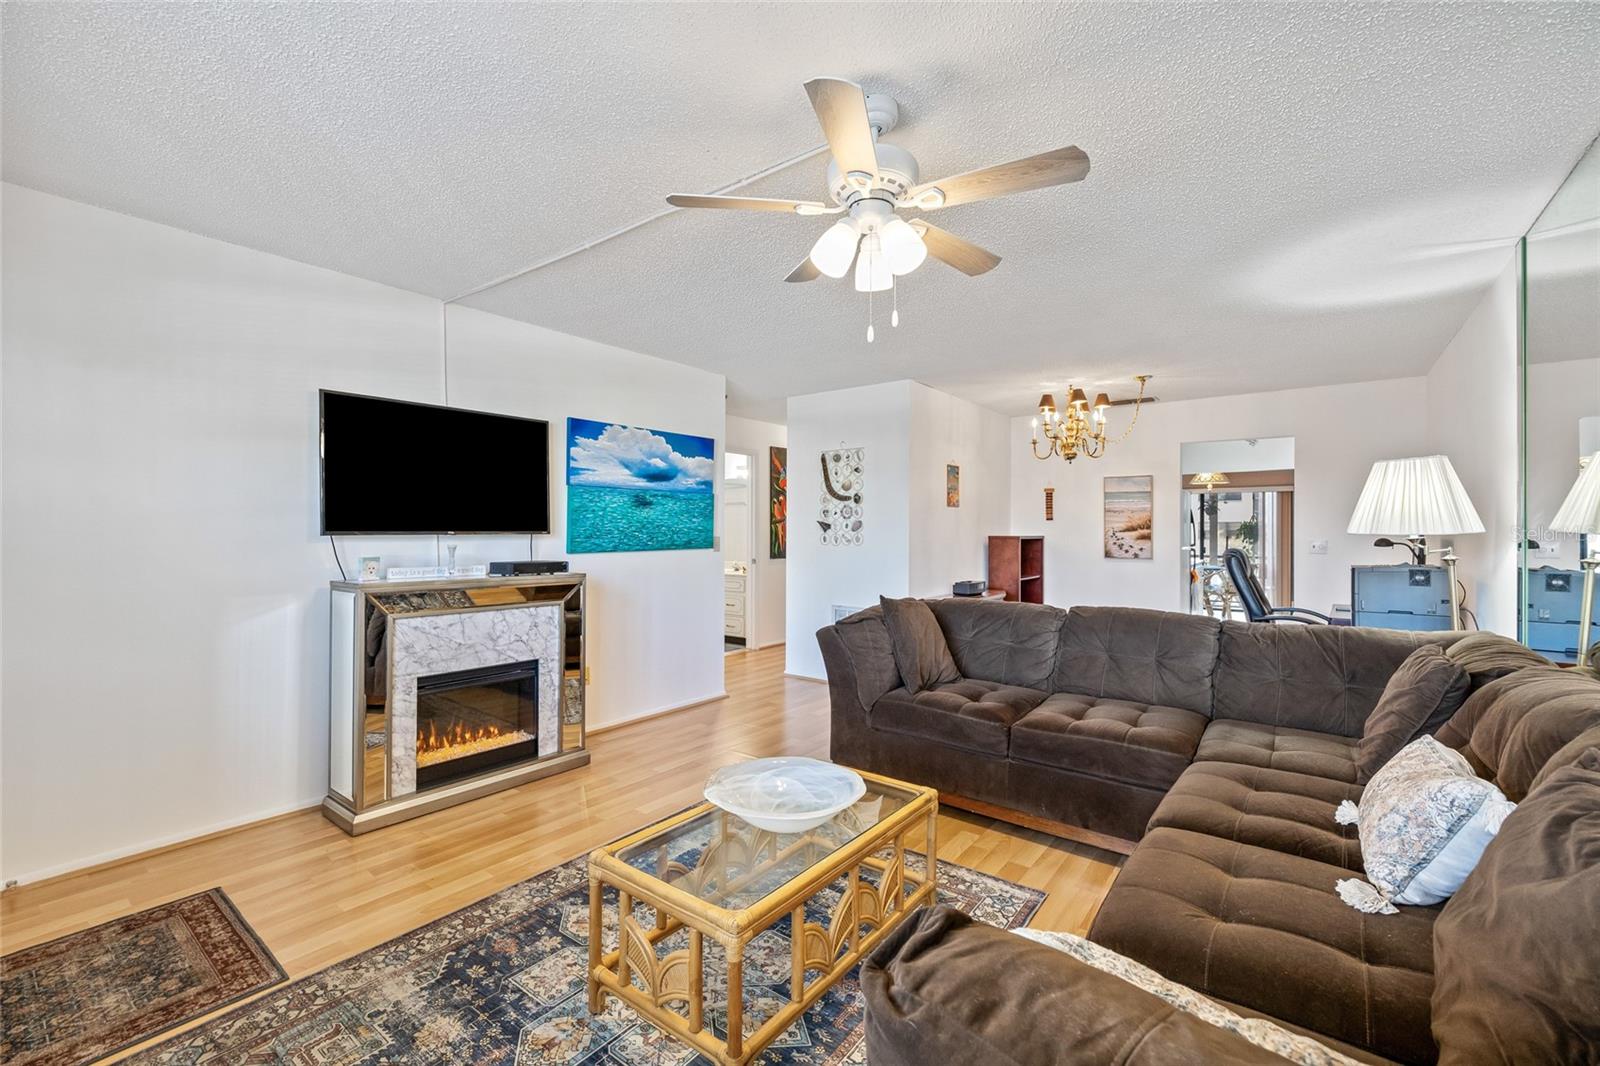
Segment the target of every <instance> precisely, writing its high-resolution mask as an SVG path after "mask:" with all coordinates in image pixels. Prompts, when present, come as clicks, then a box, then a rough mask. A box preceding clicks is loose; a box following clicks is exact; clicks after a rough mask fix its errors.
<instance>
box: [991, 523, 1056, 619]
mask: <svg viewBox="0 0 1600 1066" xmlns="http://www.w3.org/2000/svg"><path fill="white" fill-rule="evenodd" d="M989 587H990V588H992V589H999V590H1000V591H1001V592H1003V593H1005V597H1006V599H1007V600H1009V601H1011V602H1013V603H1043V602H1044V538H1043V537H1015V536H1006V537H990V538H989Z"/></svg>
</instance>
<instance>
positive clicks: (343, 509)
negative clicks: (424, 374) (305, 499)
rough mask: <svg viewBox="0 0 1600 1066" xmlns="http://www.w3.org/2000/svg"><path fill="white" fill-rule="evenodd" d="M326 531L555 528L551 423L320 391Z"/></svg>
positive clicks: (537, 530) (541, 530)
mask: <svg viewBox="0 0 1600 1066" xmlns="http://www.w3.org/2000/svg"><path fill="white" fill-rule="evenodd" d="M321 400H322V404H321V406H322V419H321V423H322V532H323V533H324V534H327V535H334V534H337V535H339V536H346V535H357V534H363V533H389V534H406V533H548V532H550V424H549V423H548V422H542V421H540V420H538V419H536V418H516V417H513V416H511V415H497V414H490V413H488V412H486V411H466V410H462V409H461V408H458V407H438V406H435V405H434V404H426V403H408V402H405V401H403V400H386V399H383V398H381V397H377V396H357V395H355V394H353V393H348V392H331V391H329V390H327V389H324V390H322V394H321Z"/></svg>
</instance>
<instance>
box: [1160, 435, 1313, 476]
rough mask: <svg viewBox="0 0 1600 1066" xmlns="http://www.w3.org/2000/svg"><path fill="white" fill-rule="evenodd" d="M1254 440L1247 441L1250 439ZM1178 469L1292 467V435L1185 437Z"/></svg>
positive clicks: (1194, 471) (1200, 471) (1199, 471)
mask: <svg viewBox="0 0 1600 1066" xmlns="http://www.w3.org/2000/svg"><path fill="white" fill-rule="evenodd" d="M1252 440H1253V441H1254V443H1251V441H1252ZM1178 462H1179V473H1183V474H1204V473H1210V472H1215V471H1218V470H1222V471H1234V470H1238V471H1244V470H1293V469H1294V438H1293V437H1254V438H1250V439H1247V440H1204V441H1185V442H1184V444H1183V445H1182V446H1181V448H1180V449H1179V456H1178Z"/></svg>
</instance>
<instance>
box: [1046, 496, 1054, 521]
mask: <svg viewBox="0 0 1600 1066" xmlns="http://www.w3.org/2000/svg"><path fill="white" fill-rule="evenodd" d="M1044 520H1045V521H1046V522H1054V521H1055V520H1056V490H1055V489H1045V490H1044Z"/></svg>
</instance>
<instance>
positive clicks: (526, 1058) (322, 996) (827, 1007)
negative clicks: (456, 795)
mask: <svg viewBox="0 0 1600 1066" xmlns="http://www.w3.org/2000/svg"><path fill="white" fill-rule="evenodd" d="M906 858H907V865H908V867H910V868H911V869H913V870H915V869H917V863H918V862H920V858H919V857H917V856H914V855H912V854H910V853H908V854H907V856H906ZM842 885H843V882H842V881H841V882H840V887H842ZM588 893H589V880H588V869H587V864H586V860H584V859H575V860H573V861H572V862H569V863H566V864H564V865H562V866H558V867H556V868H555V869H554V870H550V871H548V872H546V873H542V874H540V875H538V876H537V877H533V878H530V879H529V880H527V881H524V882H522V883H521V884H518V885H513V886H512V887H510V888H508V889H506V890H504V891H503V892H499V893H497V894H495V895H493V896H490V897H489V898H488V899H485V900H482V901H480V902H478V903H474V904H472V905H471V906H468V907H465V908H463V909H461V910H459V911H456V912H455V913H454V914H451V915H447V916H446V917H444V918H440V919H438V920H437V921H434V922H431V923H429V924H428V925H425V926H423V927H422V928H420V929H417V930H414V931H412V932H410V933H407V934H405V935H404V936H401V937H398V938H396V939H394V940H391V941H389V942H388V943H387V944H383V945H380V946H379V947H376V948H373V949H371V950H370V951H365V952H362V953H361V954H360V955H357V956H355V957H354V958H351V959H347V960H345V961H344V962H341V963H336V964H335V965H333V966H330V967H328V968H327V969H325V970H323V971H321V972H320V973H316V974H313V975H312V976H310V977H306V978H303V979H301V980H299V981H296V982H294V983H293V984H290V985H286V986H284V987H283V988H281V989H279V990H277V991H275V992H272V993H270V994H268V995H265V996H262V997H261V998H259V999H256V1000H254V1001H252V1002H250V1003H247V1004H245V1005H244V1006H242V1007H239V1008H237V1009H235V1010H233V1011H231V1012H229V1013H228V1014H225V1015H222V1016H220V1017H218V1018H216V1019H213V1020H212V1021H210V1022H207V1023H205V1024H204V1025H201V1026H198V1027H196V1028H195V1029H193V1030H190V1031H189V1032H187V1033H183V1034H180V1035H179V1036H177V1037H174V1038H173V1039H171V1040H169V1041H167V1042H166V1043H164V1044H160V1045H158V1046H156V1047H154V1048H151V1049H149V1050H147V1051H145V1052H144V1053H142V1054H140V1055H138V1056H135V1057H134V1058H132V1059H130V1060H128V1061H130V1062H137V1063H160V1064H163V1066H175V1064H182V1066H200V1064H218V1066H220V1064H224V1063H225V1064H229V1066H234V1064H248V1066H256V1064H260V1066H266V1064H285V1066H401V1064H405V1066H459V1064H465V1063H472V1064H475V1066H483V1064H503V1066H547V1064H549V1066H554V1064H556V1063H578V1064H582V1066H691V1064H692V1066H704V1064H708V1063H709V1060H708V1059H706V1058H704V1057H703V1056H701V1055H699V1054H698V1053H697V1052H695V1051H693V1050H692V1049H690V1048H688V1047H687V1046H685V1045H683V1044H680V1043H679V1042H678V1041H676V1040H674V1039H673V1038H672V1037H669V1036H667V1035H666V1034H664V1033H662V1032H661V1031H660V1030H658V1029H656V1028H655V1027H654V1026H652V1025H651V1024H650V1023H648V1022H646V1021H644V1020H643V1019H641V1018H640V1017H638V1015H636V1014H634V1012H633V1011H632V1009H631V1008H629V1007H628V1006H626V1005H625V1004H622V1003H620V1002H618V1001H617V1000H616V998H615V997H609V998H608V1000H607V1005H606V1009H605V1010H604V1011H603V1012H601V1013H600V1014H598V1015H594V1016H591V1015H590V1014H589V1010H588V1004H587V997H586V977H587V969H588V939H589V902H588ZM838 895H839V890H838V888H830V889H828V890H825V891H824V892H823V893H821V894H820V895H819V896H818V897H816V899H815V900H814V901H813V903H812V904H809V905H808V906H807V912H808V914H807V916H808V918H809V917H811V913H810V912H811V911H812V910H813V909H814V910H815V911H816V915H817V919H818V920H821V921H826V919H827V915H828V913H830V912H831V909H832V905H833V903H834V901H835V900H837V898H838ZM939 896H940V899H941V900H942V901H943V902H946V903H949V904H951V905H953V906H956V907H959V908H960V909H961V910H964V911H966V912H967V913H968V914H971V915H972V916H973V917H974V918H977V919H979V920H981V921H985V922H989V923H990V924H992V925H997V926H1000V927H1001V928H1006V929H1011V928H1016V927H1018V926H1022V925H1026V924H1027V922H1028V920H1029V919H1030V918H1031V917H1032V916H1033V914H1034V913H1035V912H1036V911H1037V910H1038V909H1039V905H1040V904H1041V903H1042V902H1043V901H1044V897H1045V894H1044V893H1043V892H1040V891H1038V890H1036V889H1031V888H1024V887H1023V886H1021V885H1018V884H1014V883H1012V882H1010V881H1004V880H1001V879H1000V878H997V877H990V876H989V875H987V874H982V873H979V872H978V871H976V870H971V869H968V868H967V867H964V866H956V865H953V864H951V863H945V862H941V863H940V864H939ZM608 904H609V905H608V907H607V912H608V917H607V920H606V923H605V924H606V929H605V930H604V936H603V941H604V942H605V943H606V944H607V946H608V947H615V945H616V932H615V920H616V905H615V904H616V901H615V899H614V898H611V899H609V900H608ZM640 917H641V919H645V918H647V917H648V915H647V913H646V912H642V911H641V912H640ZM682 935H683V933H682V932H681V931H680V932H679V933H677V934H674V936H682ZM675 946H676V945H674V944H673V943H672V941H671V938H668V940H664V941H662V943H661V945H660V949H661V950H662V951H663V952H665V951H667V950H672V949H673V948H674V947H675ZM705 950H706V955H705V960H706V962H705V971H706V972H705V986H706V1022H707V1025H708V1026H709V1027H711V1028H714V1029H715V1030H716V1031H717V1033H718V1034H719V1035H721V1034H723V1033H724V1032H725V1030H724V1029H723V1028H722V1025H723V1020H724V1018H725V1012H724V1011H723V1009H722V1005H723V1004H724V1003H725V1002H726V988H727V982H726V972H727V971H726V963H725V960H724V959H723V958H722V957H721V954H720V949H718V948H717V947H716V946H715V945H713V944H711V942H710V941H707V945H706V949H705ZM789 958H790V957H789V921H788V919H787V918H786V919H784V920H782V921H781V922H779V923H778V924H777V925H775V926H773V927H772V928H770V929H768V930H767V931H765V932H764V933H762V934H761V935H760V936H758V937H757V938H756V940H755V941H753V942H752V943H751V944H750V946H749V947H748V948H747V949H746V954H745V976H744V980H745V1002H746V1015H747V1017H746V1024H745V1028H746V1030H747V1031H751V1030H753V1029H754V1027H755V1025H757V1024H759V1022H760V1020H761V1019H762V1018H763V1017H770V1016H771V1014H772V1013H773V1012H774V1011H776V1010H777V1009H778V1007H780V1006H781V1005H782V1004H783V1003H784V1002H786V1001H787V999H788V982H789ZM856 976H857V975H856V972H855V971H852V972H851V973H850V974H848V975H847V976H845V977H843V978H841V979H840V980H839V981H838V982H837V983H836V984H835V985H834V986H833V987H832V988H830V989H829V990H828V991H827V992H826V993H824V994H823V996H822V997H821V998H820V999H818V1000H817V1002H816V1003H815V1004H813V1005H812V1007H811V1009H810V1010H808V1011H807V1012H806V1013H805V1014H804V1015H802V1016H801V1017H800V1019H799V1020H798V1021H796V1022H795V1023H794V1025H792V1026H790V1027H789V1029H788V1030H787V1031H786V1032H784V1033H783V1034H782V1035H780V1036H779V1037H778V1039H777V1040H776V1041H774V1042H773V1044H772V1045H771V1046H770V1047H769V1048H768V1049H767V1050H766V1051H765V1052H764V1053H763V1054H762V1055H761V1056H760V1058H759V1059H757V1060H756V1061H757V1062H760V1063H762V1064H764V1066H768V1064H772V1066H775V1064H779V1063H782V1064H790V1066H835V1064H844V1063H865V1062H866V1049H865V1041H864V1027H863V1007H862V1000H861V994H860V986H859V984H858V983H857V980H856Z"/></svg>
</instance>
